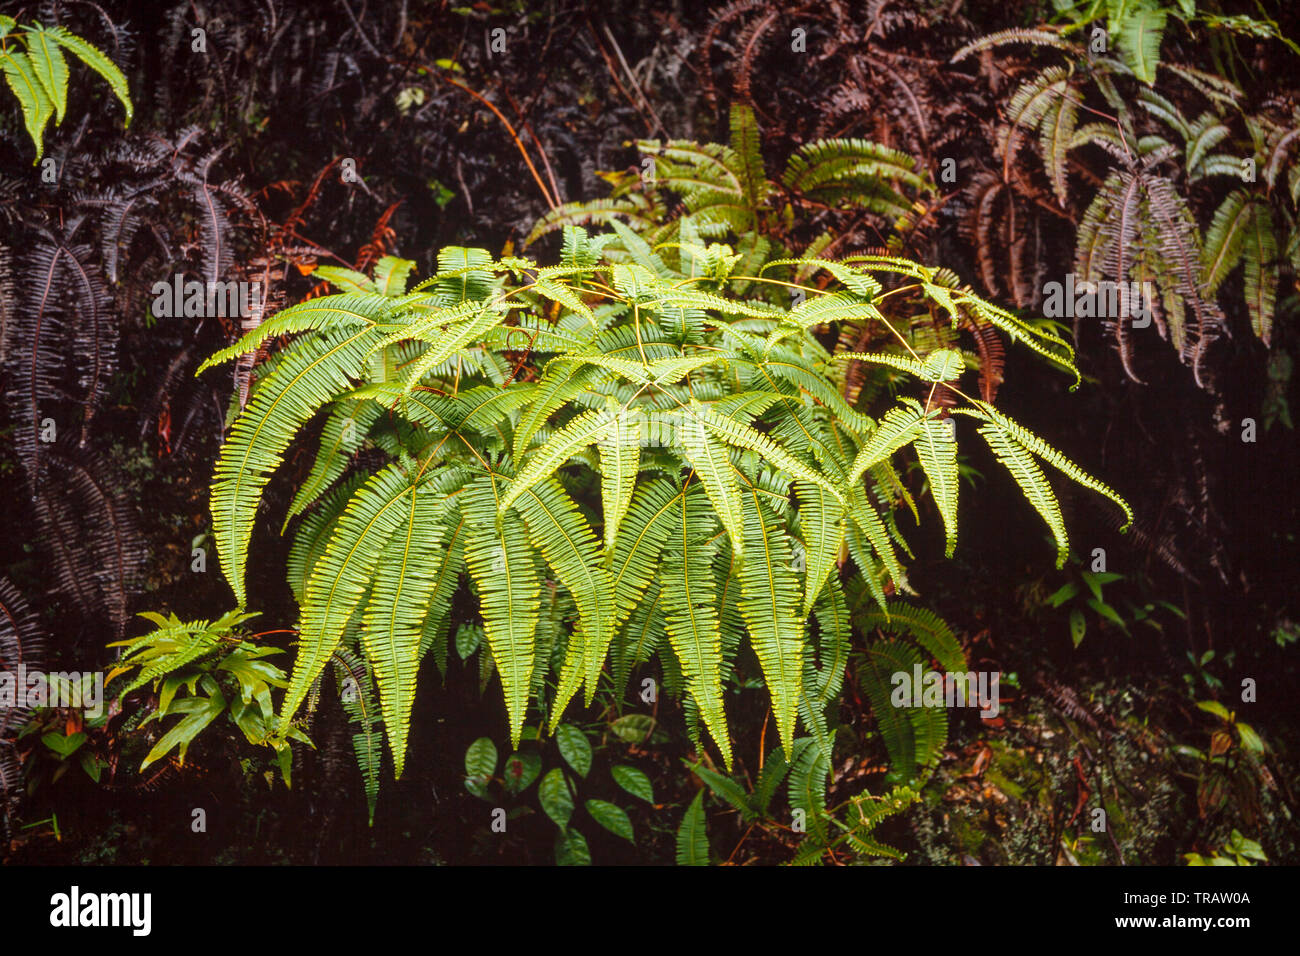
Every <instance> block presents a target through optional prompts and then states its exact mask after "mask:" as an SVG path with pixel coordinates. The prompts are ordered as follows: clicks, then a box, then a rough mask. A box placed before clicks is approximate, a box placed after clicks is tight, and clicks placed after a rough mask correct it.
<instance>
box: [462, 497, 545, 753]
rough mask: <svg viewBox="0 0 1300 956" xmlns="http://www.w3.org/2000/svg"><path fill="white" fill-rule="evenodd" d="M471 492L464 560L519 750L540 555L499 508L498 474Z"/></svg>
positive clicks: (529, 680) (514, 517)
mask: <svg viewBox="0 0 1300 956" xmlns="http://www.w3.org/2000/svg"><path fill="white" fill-rule="evenodd" d="M468 491H469V492H470V493H469V494H467V495H466V498H465V501H464V502H463V503H462V506H461V507H462V509H463V510H464V513H465V517H466V519H467V520H468V521H469V525H470V527H471V528H472V529H473V530H472V533H471V536H470V538H469V541H468V542H467V544H466V547H465V563H466V565H467V566H468V567H469V572H470V576H471V577H472V578H473V579H474V583H475V585H476V586H477V588H478V593H479V608H480V610H481V612H482V614H483V631H484V634H485V636H486V637H487V641H488V647H489V648H490V650H491V651H492V660H493V661H494V662H495V664H496V669H497V672H498V673H499V674H500V675H501V688H502V690H503V691H504V693H505V700H506V713H507V714H508V715H509V720H510V741H511V743H512V744H513V745H514V746H515V747H516V748H518V746H519V739H520V735H521V734H522V733H523V727H524V716H525V714H526V712H527V709H528V697H529V689H530V687H531V686H532V673H533V644H534V640H535V631H536V629H537V621H538V617H539V615H540V599H539V595H540V581H539V580H538V577H537V567H536V562H537V558H536V555H535V553H534V551H533V547H532V544H531V543H530V541H529V538H528V534H527V533H526V532H525V530H524V526H523V523H522V522H521V521H520V519H519V517H518V516H517V515H515V514H513V513H511V512H508V511H505V510H503V509H501V508H500V507H499V505H498V497H499V495H500V491H499V489H498V488H497V487H496V479H495V478H493V477H490V476H489V477H488V478H485V479H482V480H481V481H479V482H477V483H475V484H474V485H473V486H471V487H470V489H468Z"/></svg>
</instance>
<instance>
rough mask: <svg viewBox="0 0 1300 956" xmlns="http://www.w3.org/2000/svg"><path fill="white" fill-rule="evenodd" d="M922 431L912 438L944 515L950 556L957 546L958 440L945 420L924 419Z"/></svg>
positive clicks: (946, 547) (940, 512)
mask: <svg viewBox="0 0 1300 956" xmlns="http://www.w3.org/2000/svg"><path fill="white" fill-rule="evenodd" d="M921 428H922V431H921V434H920V435H919V436H917V438H916V439H915V441H914V442H913V447H915V448H916V453H917V457H918V458H920V460H921V467H922V468H923V469H924V470H925V476H926V477H927V478H928V479H929V480H930V494H931V495H933V496H934V503H935V504H936V505H937V506H938V508H939V514H940V515H941V516H942V517H943V526H944V529H945V531H946V533H947V540H946V544H945V552H946V554H947V556H948V557H950V558H951V557H952V555H953V551H954V549H955V548H956V547H957V492H958V489H959V488H960V483H959V481H958V473H957V442H956V441H954V440H953V437H952V436H953V432H952V426H950V425H949V424H948V422H947V421H940V420H938V419H926V420H925V421H924V422H922V423H921Z"/></svg>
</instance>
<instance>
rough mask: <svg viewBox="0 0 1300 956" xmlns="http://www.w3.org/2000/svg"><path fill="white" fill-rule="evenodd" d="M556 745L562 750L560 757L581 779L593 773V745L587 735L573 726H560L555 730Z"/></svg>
mask: <svg viewBox="0 0 1300 956" xmlns="http://www.w3.org/2000/svg"><path fill="white" fill-rule="evenodd" d="M555 743H556V746H558V747H559V748H560V756H561V757H563V758H564V761H565V763H567V764H568V765H569V766H570V767H572V768H573V769H574V770H575V771H576V772H577V774H578V776H580V777H586V776H587V774H588V773H590V772H591V744H590V743H589V742H588V740H587V735H586V734H584V733H583V732H582V731H581V730H579V729H578V728H577V727H574V726H573V725H572V724H560V726H558V727H556V728H555Z"/></svg>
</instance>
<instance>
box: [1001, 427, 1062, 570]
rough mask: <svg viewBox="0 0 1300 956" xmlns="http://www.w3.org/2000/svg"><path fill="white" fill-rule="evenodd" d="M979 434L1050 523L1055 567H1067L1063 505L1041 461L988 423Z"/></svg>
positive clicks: (1031, 502)
mask: <svg viewBox="0 0 1300 956" xmlns="http://www.w3.org/2000/svg"><path fill="white" fill-rule="evenodd" d="M979 432H980V434H981V435H983V436H984V440H985V441H987V442H988V445H989V449H990V450H992V452H993V454H994V456H995V457H996V458H997V460H998V461H999V462H1001V463H1002V465H1003V466H1004V467H1005V468H1006V469H1007V471H1009V472H1010V473H1011V477H1012V478H1014V479H1015V481H1016V484H1017V485H1019V486H1020V490H1021V492H1023V493H1024V496H1025V497H1026V498H1027V499H1029V503H1030V504H1031V505H1033V506H1034V510H1035V511H1037V512H1038V513H1039V514H1040V515H1042V516H1043V520H1044V521H1046V522H1047V526H1048V527H1049V528H1050V529H1051V530H1052V536H1053V537H1054V538H1056V566H1057V567H1058V568H1063V567H1065V559H1066V558H1067V557H1069V554H1070V539H1069V536H1068V535H1067V533H1066V530H1065V519H1064V518H1063V517H1062V516H1061V506H1060V504H1059V503H1058V502H1057V500H1056V493H1055V492H1053V491H1052V486H1051V484H1049V483H1048V481H1047V476H1046V475H1044V474H1043V470H1042V469H1041V468H1039V467H1038V462H1036V461H1034V456H1033V455H1031V454H1030V453H1029V451H1028V450H1027V449H1026V448H1025V447H1024V446H1023V445H1021V444H1020V443H1019V442H1017V441H1016V440H1015V439H1014V438H1013V437H1012V436H1011V435H1010V434H1009V433H1008V432H1007V431H1004V430H1003V429H1001V428H999V427H997V426H996V425H993V424H988V425H981V426H980V429H979Z"/></svg>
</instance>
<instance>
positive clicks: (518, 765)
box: [501, 753, 542, 793]
mask: <svg viewBox="0 0 1300 956" xmlns="http://www.w3.org/2000/svg"><path fill="white" fill-rule="evenodd" d="M541 772H542V758H541V757H539V756H537V754H535V753H513V754H511V755H510V756H509V757H507V758H506V762H505V766H504V767H503V768H502V770H501V778H502V779H503V780H504V781H505V786H506V792H507V793H523V792H524V791H525V790H527V789H528V788H529V787H530V786H532V783H533V781H534V780H536V779H537V776H538V774H540V773H541Z"/></svg>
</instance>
